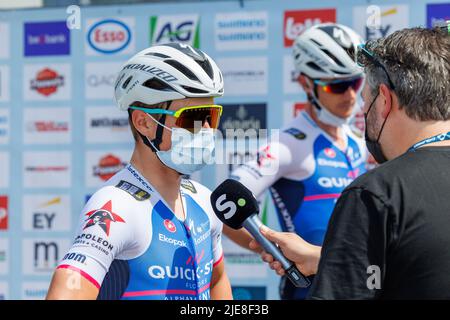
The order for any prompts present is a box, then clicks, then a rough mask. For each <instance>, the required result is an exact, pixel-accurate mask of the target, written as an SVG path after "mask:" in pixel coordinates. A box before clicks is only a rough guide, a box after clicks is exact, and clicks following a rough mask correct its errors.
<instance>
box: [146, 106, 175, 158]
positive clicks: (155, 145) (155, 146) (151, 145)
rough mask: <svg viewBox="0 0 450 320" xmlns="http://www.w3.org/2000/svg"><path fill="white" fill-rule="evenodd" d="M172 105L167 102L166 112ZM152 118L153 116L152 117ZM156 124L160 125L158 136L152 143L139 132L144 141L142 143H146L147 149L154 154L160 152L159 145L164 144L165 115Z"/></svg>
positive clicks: (157, 131) (157, 130)
mask: <svg viewBox="0 0 450 320" xmlns="http://www.w3.org/2000/svg"><path fill="white" fill-rule="evenodd" d="M171 103H172V101H168V102H167V106H166V108H165V109H166V110H168V109H169V108H170V105H171ZM150 117H151V116H150ZM155 122H156V123H157V124H158V127H157V129H156V136H155V139H153V140H151V143H150V141H149V140H148V139H147V137H145V136H144V135H143V134H142V133H140V132H139V131H138V133H139V136H140V137H141V139H142V142H144V144H145V145H146V146H147V147H149V148H150V149H151V150H152V151H153V152H157V151H159V145H160V144H161V142H162V136H163V132H164V124H165V122H166V115H165V114H163V115H162V116H161V119H160V120H159V121H155Z"/></svg>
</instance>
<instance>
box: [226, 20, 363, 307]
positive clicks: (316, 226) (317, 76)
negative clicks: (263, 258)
mask: <svg viewBox="0 0 450 320" xmlns="http://www.w3.org/2000/svg"><path fill="white" fill-rule="evenodd" d="M361 42H362V39H361V38H360V37H359V36H358V35H357V34H356V33H355V32H354V31H353V30H352V29H350V28H348V27H345V26H343V25H340V24H333V23H324V24H319V25H316V26H314V27H311V28H310V29H308V30H306V31H305V32H304V33H303V34H301V35H300V36H298V37H297V38H296V40H295V42H294V47H293V58H294V63H295V67H296V70H297V72H298V75H299V76H298V82H299V85H300V86H301V87H302V88H303V90H304V91H305V92H306V95H307V97H308V102H307V104H306V108H305V109H304V110H303V111H301V112H300V113H299V114H298V116H297V117H296V118H295V119H293V120H292V121H291V122H290V123H288V124H286V125H285V126H284V127H283V128H281V130H280V135H279V141H278V142H272V143H270V144H268V145H267V146H264V147H263V148H262V149H261V150H260V152H259V154H258V156H257V159H256V160H254V161H250V162H248V163H245V164H244V165H242V166H240V167H238V168H237V169H236V170H235V171H234V172H233V173H232V178H234V179H238V180H239V181H240V182H241V183H243V184H244V185H245V186H247V187H248V188H249V189H250V190H251V191H252V192H253V194H254V195H255V196H256V197H259V196H261V195H262V194H263V193H264V192H265V191H266V190H269V191H270V193H271V196H272V198H273V200H274V204H275V207H276V212H277V215H278V219H279V222H280V225H281V227H282V229H283V231H288V232H295V233H297V234H298V235H300V236H301V237H302V238H303V239H304V240H305V241H307V242H308V243H310V244H311V246H314V247H318V246H321V244H322V242H323V240H324V235H325V232H326V228H327V224H328V220H329V218H330V215H331V213H332V211H333V208H334V205H335V203H336V200H337V198H338V197H339V195H340V193H341V192H342V190H343V189H344V188H345V187H346V186H348V185H349V184H350V183H351V182H352V181H353V180H354V179H355V178H356V177H357V176H358V175H360V174H362V173H364V172H365V162H366V148H365V145H364V142H363V140H362V139H361V138H359V137H358V136H357V135H355V134H354V133H353V132H352V130H351V129H350V127H349V126H348V123H349V120H350V119H351V117H352V116H353V114H354V112H355V105H356V100H357V94H358V91H359V90H360V88H361V85H362V83H363V72H362V70H361V69H360V68H359V67H358V65H357V64H356V50H357V46H358V45H359V44H360V43H361ZM271 167H273V168H278V169H277V170H276V173H275V174H269V175H267V174H265V173H266V172H273V171H274V170H270V168H271ZM268 169H269V170H268ZM224 232H225V234H226V235H227V236H229V237H230V238H231V239H232V240H234V241H235V242H237V243H238V244H240V245H242V246H244V247H248V244H249V240H250V239H251V236H250V235H249V234H248V233H246V232H245V231H234V230H231V229H229V228H227V227H226V226H225V227H224ZM307 292H308V290H307V289H296V288H294V287H293V286H292V285H291V283H290V282H289V281H286V279H285V278H283V279H282V281H281V284H280V296H281V298H283V299H303V298H305V296H306V294H307Z"/></svg>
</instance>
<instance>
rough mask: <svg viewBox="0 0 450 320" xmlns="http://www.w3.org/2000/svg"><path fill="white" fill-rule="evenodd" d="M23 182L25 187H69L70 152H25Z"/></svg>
mask: <svg viewBox="0 0 450 320" xmlns="http://www.w3.org/2000/svg"><path fill="white" fill-rule="evenodd" d="M23 184H24V186H25V188H69V187H70V186H71V154H70V152H69V151H48V152H42V151H26V152H24V153H23Z"/></svg>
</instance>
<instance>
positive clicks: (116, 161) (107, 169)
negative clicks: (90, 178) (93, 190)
mask: <svg viewBox="0 0 450 320" xmlns="http://www.w3.org/2000/svg"><path fill="white" fill-rule="evenodd" d="M125 165H126V163H125V162H123V161H122V160H120V158H119V157H116V156H115V155H113V154H107V155H106V156H104V157H103V158H101V159H100V162H99V164H98V165H97V166H95V167H94V176H96V177H99V178H100V179H102V180H103V181H107V180H109V179H110V178H111V177H112V176H114V175H115V174H116V173H117V172H119V171H120V170H122V169H123V168H124V167H125Z"/></svg>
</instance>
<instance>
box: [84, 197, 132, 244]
mask: <svg viewBox="0 0 450 320" xmlns="http://www.w3.org/2000/svg"><path fill="white" fill-rule="evenodd" d="M86 216H87V217H88V218H87V219H86V220H85V221H86V225H85V226H84V228H83V230H85V229H87V228H90V227H92V226H99V227H100V228H102V230H103V231H104V232H105V233H106V235H107V236H109V229H110V226H111V222H123V223H125V220H123V219H122V217H120V216H119V215H118V214H116V213H114V212H113V211H112V201H111V200H109V201H108V202H106V203H105V204H104V205H103V206H102V207H101V208H100V209H96V210H92V211H89V212H88V213H86Z"/></svg>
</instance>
